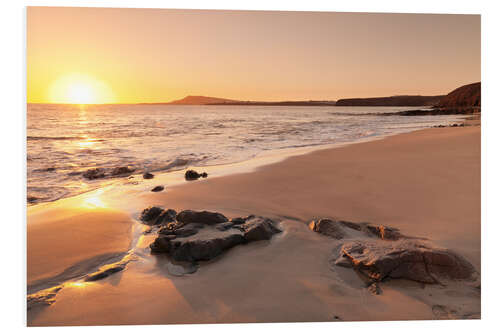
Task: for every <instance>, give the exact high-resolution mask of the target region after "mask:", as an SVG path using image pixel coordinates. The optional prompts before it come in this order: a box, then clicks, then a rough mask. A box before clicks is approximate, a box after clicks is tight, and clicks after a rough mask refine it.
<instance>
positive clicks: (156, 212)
mask: <svg viewBox="0 0 500 333" xmlns="http://www.w3.org/2000/svg"><path fill="white" fill-rule="evenodd" d="M162 212H163V209H161V208H160V207H148V208H146V209H144V210H143V211H142V213H141V221H142V222H144V223H145V224H148V225H153V224H157V223H156V221H157V218H158V217H159V216H160V214H161V213H162Z"/></svg>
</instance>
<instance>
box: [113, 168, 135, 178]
mask: <svg viewBox="0 0 500 333" xmlns="http://www.w3.org/2000/svg"><path fill="white" fill-rule="evenodd" d="M134 171H135V169H133V168H129V167H128V166H126V167H116V168H114V169H113V170H111V176H124V175H128V174H131V173H132V172H134Z"/></svg>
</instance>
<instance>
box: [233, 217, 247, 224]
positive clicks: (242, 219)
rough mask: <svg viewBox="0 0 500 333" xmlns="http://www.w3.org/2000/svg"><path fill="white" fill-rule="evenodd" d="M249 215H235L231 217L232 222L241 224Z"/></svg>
mask: <svg viewBox="0 0 500 333" xmlns="http://www.w3.org/2000/svg"><path fill="white" fill-rule="evenodd" d="M248 218H249V217H235V218H233V219H231V223H232V224H243V223H245V222H246V221H247V220H248Z"/></svg>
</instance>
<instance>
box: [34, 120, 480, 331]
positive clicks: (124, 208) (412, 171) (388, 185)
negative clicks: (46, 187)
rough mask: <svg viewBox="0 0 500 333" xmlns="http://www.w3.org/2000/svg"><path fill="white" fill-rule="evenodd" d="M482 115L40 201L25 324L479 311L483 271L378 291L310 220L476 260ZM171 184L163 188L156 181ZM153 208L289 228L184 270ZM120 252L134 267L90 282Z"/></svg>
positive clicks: (446, 315)
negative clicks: (333, 261)
mask: <svg viewBox="0 0 500 333" xmlns="http://www.w3.org/2000/svg"><path fill="white" fill-rule="evenodd" d="M471 125H472V126H465V127H446V128H428V129H424V130H419V131H414V132H411V133H404V134H398V135H394V136H389V137H386V138H383V139H380V140H374V141H369V142H362V143H356V144H351V145H346V146H342V147H336V148H328V149H318V150H314V151H312V152H309V153H306V154H302V155H297V156H292V157H288V158H286V159H284V160H282V161H279V162H277V163H272V164H267V165H263V166H259V167H257V168H247V169H246V168H240V169H241V170H240V171H238V172H231V171H230V168H231V167H230V166H224V165H221V166H217V167H207V168H204V167H201V168H199V169H200V171H204V169H207V170H208V174H209V176H208V178H206V179H200V180H197V181H191V182H178V181H176V182H173V183H174V185H170V183H169V180H173V179H176V180H178V179H179V177H180V175H182V174H181V173H180V172H179V173H175V172H174V173H166V174H155V178H154V179H152V180H145V179H142V177H140V176H137V175H134V177H133V178H132V179H129V178H126V179H123V181H122V182H118V183H114V184H113V185H111V186H107V187H103V188H100V189H98V190H95V191H91V192H87V193H83V194H80V195H77V196H73V197H69V198H64V199H60V200H57V201H54V202H46V203H41V204H38V205H35V206H30V207H28V212H27V221H28V225H27V246H28V267H27V273H28V276H27V282H28V296H30V294H31V295H36V296H37V300H40V302H38V301H37V302H34V303H32V304H33V305H32V306H30V308H29V309H28V316H27V321H28V325H29V326H59V325H119V324H174V323H231V322H283V321H293V322H296V321H336V320H342V321H358V320H418V319H452V318H480V316H481V308H480V304H481V289H480V283H479V284H478V283H476V284H474V285H472V284H468V283H466V282H463V281H450V282H448V283H446V284H445V285H443V284H437V285H431V284H423V283H418V282H414V281H408V280H403V279H401V280H398V279H392V280H390V281H387V282H383V283H381V286H382V289H383V292H382V293H381V294H379V295H374V294H372V293H370V292H369V291H368V290H367V288H366V286H365V285H364V283H363V281H362V280H361V279H360V278H359V276H358V275H357V274H356V272H355V271H354V270H352V269H347V268H343V267H337V266H331V265H329V264H328V262H329V258H330V256H331V254H332V251H334V249H335V246H336V245H335V246H334V245H333V243H332V240H331V239H330V238H328V237H326V236H324V235H320V234H318V233H315V232H312V231H311V230H310V229H309V228H308V223H309V222H310V221H311V220H313V219H318V218H333V219H341V220H347V221H354V222H370V223H374V224H378V225H386V226H391V227H394V228H398V229H399V230H401V232H403V233H404V234H406V235H411V236H414V237H422V238H425V239H427V240H429V241H431V242H432V243H433V244H435V245H436V246H440V247H443V248H447V249H451V250H453V251H455V252H456V253H458V254H459V255H461V256H463V257H464V258H465V259H466V260H468V261H469V262H470V263H471V264H472V265H473V266H474V268H475V269H476V270H477V271H478V272H479V271H480V270H481V210H480V208H481V185H480V184H481V174H480V171H481V158H480V156H481V127H480V126H477V124H476V123H472V124H471ZM249 163H250V164H251V161H250V162H249ZM228 168H229V171H228V170H226V169H228ZM236 169H238V168H236ZM238 170H239V169H238ZM160 184H161V185H164V186H165V190H164V191H162V192H158V193H155V192H151V191H150V189H151V188H152V187H154V186H156V185H160ZM148 206H160V207H163V208H173V209H175V210H176V211H177V212H179V211H182V210H185V209H191V210H196V211H199V210H208V211H213V212H219V213H222V214H224V215H225V216H227V217H228V218H233V217H237V216H246V215H249V214H255V215H261V216H265V217H269V218H272V219H275V220H279V221H280V222H279V226H280V228H281V229H282V230H283V232H282V233H280V234H277V235H276V236H274V237H273V238H272V239H271V240H265V241H257V242H253V243H250V244H245V245H238V246H236V247H234V248H232V249H230V250H229V251H227V252H225V253H224V254H222V255H220V256H219V257H217V258H216V259H214V260H211V261H209V262H202V263H200V266H199V268H198V270H197V271H196V272H194V273H192V274H184V275H182V274H180V275H181V276H176V275H175V274H172V272H171V271H170V270H168V269H167V266H168V263H167V262H168V260H167V259H165V258H164V257H163V256H158V255H156V256H155V255H151V253H150V249H149V245H150V244H151V243H152V241H153V240H154V237H155V235H154V233H147V232H146V233H144V231H147V229H148V228H147V227H146V226H144V225H142V224H140V223H139V222H138V217H139V214H140V212H141V211H142V210H143V209H144V208H146V207H148ZM116 262H119V263H120V265H123V266H120V267H124V269H123V270H121V271H119V272H117V273H116V274H112V275H110V276H109V277H106V278H104V279H102V280H99V281H95V282H85V281H83V282H82V278H83V277H84V276H85V275H87V274H89V273H93V272H95V271H97V270H99V269H100V268H101V267H102V266H103V265H113V264H115V263H116ZM51 288H52V289H51ZM54 288H55V289H54ZM37 293H38V294H37Z"/></svg>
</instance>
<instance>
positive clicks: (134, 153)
mask: <svg viewBox="0 0 500 333" xmlns="http://www.w3.org/2000/svg"><path fill="white" fill-rule="evenodd" d="M411 109H418V108H411V107H293V106H286V107H278V106H173V105H99V106H79V105H54V104H29V105H28V117H27V122H28V127H27V150H28V157H27V158H28V160H27V167H28V175H27V177H28V178H27V181H28V197H31V200H33V201H34V202H35V203H37V202H43V201H52V200H56V199H59V198H62V197H67V196H71V195H75V194H78V193H81V192H85V191H88V190H91V189H95V188H98V187H99V186H101V185H102V183H103V182H105V181H109V179H103V180H92V181H89V180H86V179H85V178H83V177H82V175H81V173H82V172H83V171H85V170H87V169H89V168H95V167H102V168H106V169H112V168H114V167H118V166H130V167H133V168H135V169H136V173H142V172H144V171H151V172H159V171H168V170H178V169H183V168H186V167H189V166H206V165H220V164H229V163H234V162H241V161H245V160H249V159H251V158H253V157H256V156H258V155H262V154H265V153H268V152H279V151H280V150H282V151H284V150H287V151H289V150H290V148H299V147H313V146H321V145H327V144H335V143H352V142H357V141H361V140H366V139H369V138H379V137H382V136H387V135H392V134H397V133H404V132H409V131H413V130H416V129H420V128H425V127H431V126H433V125H438V124H448V123H452V122H455V121H457V120H458V119H459V117H457V116H419V117H403V116H396V115H394V116H382V115H374V113H387V112H396V111H401V110H411ZM34 198H36V199H34Z"/></svg>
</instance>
